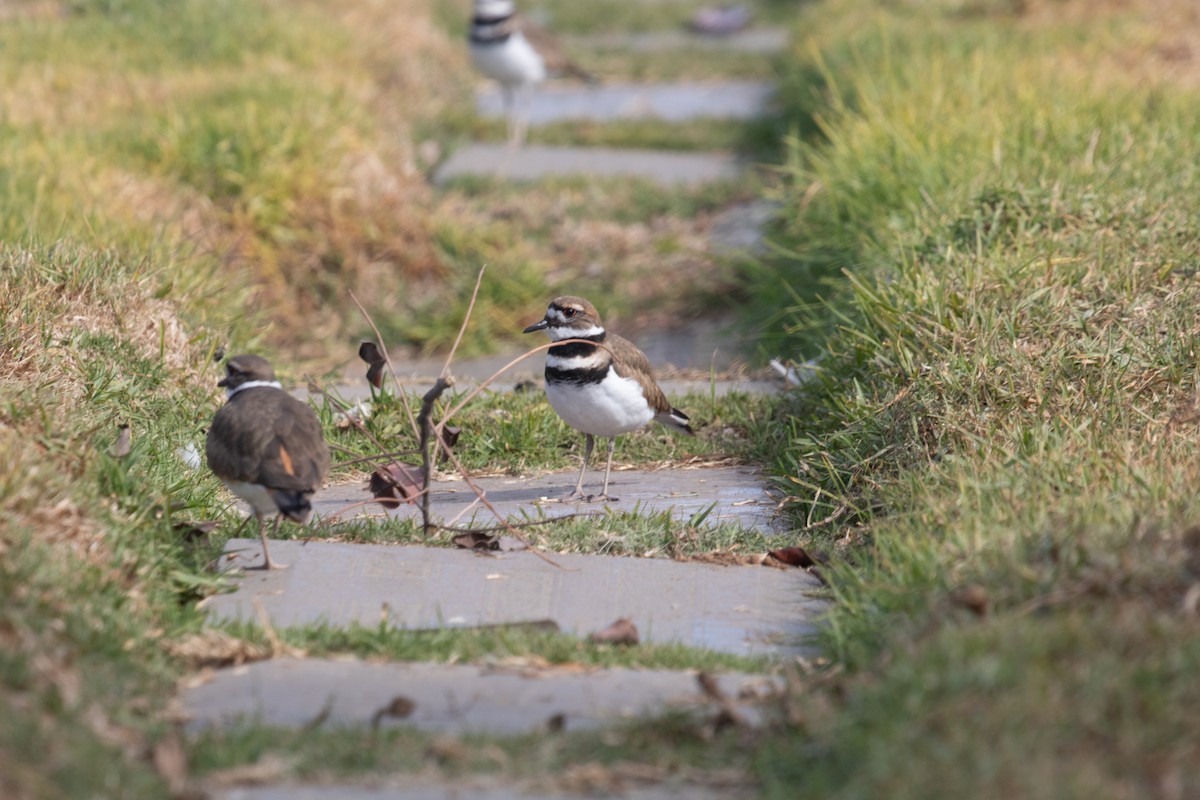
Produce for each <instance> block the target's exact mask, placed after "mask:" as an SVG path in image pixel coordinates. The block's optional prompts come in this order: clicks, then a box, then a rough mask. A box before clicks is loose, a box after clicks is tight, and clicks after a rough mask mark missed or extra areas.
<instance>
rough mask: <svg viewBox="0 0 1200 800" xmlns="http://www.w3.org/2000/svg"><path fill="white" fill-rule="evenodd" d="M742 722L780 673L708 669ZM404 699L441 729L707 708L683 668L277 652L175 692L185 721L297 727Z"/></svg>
mask: <svg viewBox="0 0 1200 800" xmlns="http://www.w3.org/2000/svg"><path fill="white" fill-rule="evenodd" d="M716 680H717V681H718V683H719V685H720V687H721V689H722V691H724V693H725V694H726V695H727V696H728V697H730V698H735V699H736V698H742V699H743V702H741V704H740V705H741V708H740V709H739V710H740V711H741V713H742V714H743V715H744V716H745V718H746V719H747V720H749V721H753V720H754V719H757V718H758V716H759V713H758V712H759V709H757V708H754V707H751V706H750V705H749V704H747V703H746V702H745V701H744V699H745V698H754V699H765V698H766V697H767V696H769V694H770V693H771V692H773V691H774V690H776V689H778V688H779V687H780V686H781V685H782V684H781V681H780V680H778V679H774V678H764V677H762V676H756V675H741V674H734V675H721V676H718V677H717V678H716ZM397 697H403V698H405V699H406V700H408V701H409V702H410V703H411V711H410V713H409V714H408V715H407V716H405V717H403V718H401V719H395V718H392V717H381V718H380V722H381V724H383V725H388V726H394V725H404V726H406V727H412V728H416V729H417V730H421V731H429V732H434V733H447V734H464V733H491V734H518V733H531V732H537V731H547V730H549V729H550V722H551V720H554V723H553V724H554V726H555V728H556V729H558V730H566V731H574V730H583V729H586V728H597V727H601V726H604V725H609V724H613V723H617V722H621V721H627V720H630V719H634V718H636V717H639V716H643V715H645V714H648V713H662V712H663V711H665V710H667V709H709V708H712V707H713V706H712V703H711V701H708V700H706V699H705V698H704V695H703V694H702V693H701V691H700V689H699V687H698V686H697V683H696V676H695V674H694V673H691V672H672V671H666V670H632V669H606V670H585V669H580V668H578V667H544V666H543V667H533V666H528V665H520V664H513V665H508V666H506V665H503V664H497V665H491V666H469V665H462V664H456V665H449V664H379V663H371V662H366V661H330V660H324V659H290V658H278V659H273V660H271V661H260V662H257V663H254V664H248V665H246V666H243V667H238V668H235V669H229V670H224V671H222V672H221V673H220V674H219V675H218V676H216V677H215V678H214V679H213V680H211V681H209V682H207V683H202V684H200V685H198V686H192V687H190V688H188V689H186V690H185V691H184V693H183V701H184V704H185V705H186V706H187V707H188V708H189V709H190V710H191V720H190V722H189V723H188V725H189V727H190V728H191V729H192V730H196V729H198V728H203V727H207V726H211V725H218V726H224V725H229V724H235V723H238V722H258V723H262V724H266V725H271V726H275V727H286V728H298V727H302V726H303V725H304V724H305V723H306V722H309V721H310V720H312V719H315V718H316V717H317V716H318V715H320V714H322V712H323V711H324V710H325V709H328V712H327V715H326V717H325V722H324V724H325V725H327V726H328V727H330V728H338V727H347V726H352V727H368V726H370V725H371V723H372V719H373V717H374V716H375V713H376V712H377V711H379V710H380V709H383V708H387V707H388V706H389V705H390V704H391V703H392V702H393V700H394V699H395V698H397Z"/></svg>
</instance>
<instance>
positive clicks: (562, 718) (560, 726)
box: [546, 711, 567, 733]
mask: <svg viewBox="0 0 1200 800" xmlns="http://www.w3.org/2000/svg"><path fill="white" fill-rule="evenodd" d="M566 727H567V715H566V714H564V713H562V712H561V711H560V712H558V713H557V714H553V715H551V717H550V718H549V719H548V720H546V730H547V731H549V732H550V733H561V732H562V731H564V730H566Z"/></svg>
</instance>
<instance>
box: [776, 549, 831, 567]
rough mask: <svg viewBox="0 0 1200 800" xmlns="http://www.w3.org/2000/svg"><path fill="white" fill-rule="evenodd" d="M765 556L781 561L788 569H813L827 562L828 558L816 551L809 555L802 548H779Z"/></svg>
mask: <svg viewBox="0 0 1200 800" xmlns="http://www.w3.org/2000/svg"><path fill="white" fill-rule="evenodd" d="M767 555H769V556H770V557H771V558H774V559H778V560H779V561H782V562H783V563H784V564H787V565H788V566H789V567H802V568H808V567H815V566H816V565H818V564H824V563H826V562H827V561H828V560H829V557H828V556H826V555H825V554H824V553H821V552H816V551H814V552H812V553H809V552H808V551H807V550H805V549H804V548H803V547H781V548H779V549H778V550H771V551H769V552H768V553H767Z"/></svg>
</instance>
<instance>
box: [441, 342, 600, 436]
mask: <svg viewBox="0 0 1200 800" xmlns="http://www.w3.org/2000/svg"><path fill="white" fill-rule="evenodd" d="M574 342H586V343H588V344H594V345H596V346H597V347H602V348H604V349H605V350H608V352H610V353H611V352H612V350H611V349H610V348H609V347H608V346H607V345H605V344H603V343H600V342H593V341H592V340H591V339H561V340H559V341H557V342H547V343H546V344H542V345H538V346H537V347H535V348H533V349H532V350H529V351H528V352H526V353H524V354H523V355H519V356H517V357H516V358H514V359H513V360H512V361H509V362H508V363H507V364H505V365H504V366H503V367H501V368H500V369H498V370H496V371H495V372H493V373H492V374H491V375H490V376H488V378H487V379H486V380H484V381H483V382H482V383H480V384H479V385H478V386H476V387H475V388H474V389H472V390H471V391H469V392H467V396H466V397H464V398H463V399H462V400H460V401H459V403H458V405H456V406H455V407H454V408H452V409H450V410H449V411H448V412H446V415H445V416H444V417H442V421H441V422H439V423H438V425H437V428H438V430H439V431H440V430H442V429H443V428H445V427H446V423H447V422H449V421H450V420H451V419H453V418H454V417H455V416H456V415H457V414H458V412H460V411H462V410H463V407H464V406H466V404H467V403H469V402H471V401H472V400H474V399H475V397H476V395H478V394H479V393H480V392H482V391H483V390H484V389H485V388H487V385H488V384H489V383H491V382H492V381H494V380H496V378H499V377H500V376H501V375H503V374H504V373H505V372H507V371H508V370H510V369H512V368H513V367H515V366H516V365H517V364H520V363H521V362H522V361H524V360H525V359H527V358H529V357H530V356H532V355H536V354H537V353H540V352H542V351H543V350H549V349H550V348H551V347H557V346H558V345H560V344H572V343H574Z"/></svg>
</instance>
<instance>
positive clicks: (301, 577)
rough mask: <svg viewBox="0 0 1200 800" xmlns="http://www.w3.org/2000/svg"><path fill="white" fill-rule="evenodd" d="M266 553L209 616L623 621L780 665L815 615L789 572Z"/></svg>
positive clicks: (587, 628)
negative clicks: (276, 564) (278, 565)
mask: <svg viewBox="0 0 1200 800" xmlns="http://www.w3.org/2000/svg"><path fill="white" fill-rule="evenodd" d="M271 556H272V558H273V559H275V560H278V561H280V562H282V563H284V564H287V565H289V566H288V567H287V569H282V570H273V571H270V572H263V571H261V570H254V571H250V572H247V573H245V574H244V576H243V577H241V578H240V579H239V580H238V582H237V590H236V591H234V592H232V593H230V594H221V595H214V596H212V597H210V598H207V599H206V600H205V601H204V607H205V608H206V609H207V611H208V614H209V616H210V618H211V619H213V620H214V621H219V620H223V619H230V620H238V619H240V620H245V621H251V622H253V621H257V620H258V618H259V609H260V608H261V609H262V611H263V612H265V613H266V614H267V615H268V616H269V618H270V620H271V622H272V624H273V625H275V626H277V627H288V626H296V625H305V624H310V623H317V622H324V623H328V624H331V625H349V624H351V623H359V624H361V625H366V626H375V625H379V624H380V623H381V622H386V623H389V624H391V625H394V626H396V627H399V628H406V629H415V630H424V629H434V628H455V627H458V628H472V627H479V626H487V625H503V624H520V623H546V622H550V623H553V625H555V626H557V627H558V629H559V630H562V631H566V632H570V633H574V634H576V635H580V636H586V635H587V634H589V633H593V632H596V631H600V630H603V629H604V628H606V627H607V626H608V625H609V624H610V623H612V622H613V621H614V620H616V619H617V618H619V617H629V618H630V619H631V620H632V621H633V622H634V624H635V625H636V626H637V628H638V631H639V633H640V636H641V640H642V641H646V642H676V643H681V644H685V645H690V646H692V647H699V648H706V649H710V650H716V651H721V652H726V653H733V654H736V655H764V656H781V657H786V656H790V655H812V654H813V652H814V651H813V649H812V646H811V644H810V643H809V637H810V636H811V635H812V634H813V633H814V632H815V627H814V626H815V618H816V616H817V615H819V613H820V610H821V608H822V607H823V606H822V602H821V601H819V600H816V599H813V598H810V597H808V596H807V593H809V592H812V591H814V590H817V589H818V588H819V584H818V583H817V580H816V579H815V578H813V577H812V576H811V575H809V574H807V573H806V572H804V571H802V570H798V569H787V570H783V569H773V568H770V567H764V566H717V565H714V564H701V563H686V562H678V561H669V560H666V559H658V558H615V557H609V556H594V555H576V554H549V555H547V558H549V559H552V560H553V562H554V563H553V564H552V563H548V562H547V561H546V560H545V559H543V558H541V557H539V556H538V555H537V554H534V553H532V552H530V551H517V552H502V553H496V554H489V555H481V554H477V553H475V552H472V551H469V550H461V549H443V548H431V547H420V546H394V545H367V544H338V543H327V542H308V543H305V542H302V541H291V540H280V541H272V542H271ZM261 560H262V548H261V546H260V544H259V542H258V540H257V539H254V540H251V539H232V540H230V541H229V543H228V544H227V546H226V550H225V555H224V556H223V557H222V567H223V568H225V569H230V568H235V567H238V566H242V565H249V566H253V565H257V564H260V563H261Z"/></svg>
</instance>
